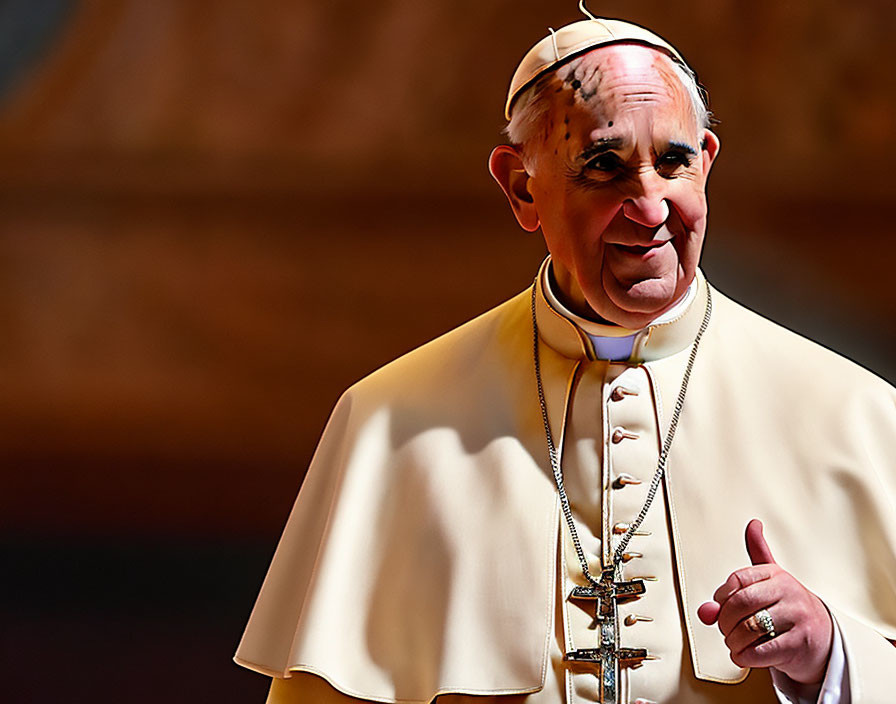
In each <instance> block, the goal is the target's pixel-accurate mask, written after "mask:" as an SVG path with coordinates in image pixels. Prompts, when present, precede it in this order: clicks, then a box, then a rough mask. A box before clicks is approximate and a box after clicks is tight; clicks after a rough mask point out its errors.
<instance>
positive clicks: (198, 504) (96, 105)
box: [0, 0, 896, 704]
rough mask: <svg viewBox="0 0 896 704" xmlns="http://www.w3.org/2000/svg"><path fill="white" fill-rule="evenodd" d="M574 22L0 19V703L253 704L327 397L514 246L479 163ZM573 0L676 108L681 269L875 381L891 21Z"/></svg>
mask: <svg viewBox="0 0 896 704" xmlns="http://www.w3.org/2000/svg"><path fill="white" fill-rule="evenodd" d="M575 5H576V3H575V2H574V0H564V2H556V1H553V2H546V1H544V0H542V1H540V2H539V1H536V0H514V1H513V2H511V1H510V0H451V1H450V2H449V1H448V0H426V1H425V2H421V1H420V0H383V1H381V2H377V3H351V2H345V1H344V0H329V1H328V2H320V1H319V2H310V1H308V0H259V1H257V2H252V3H248V2H245V1H244V0H215V1H214V2H213V1H211V0H154V2H144V1H141V0H81V1H77V0H39V1H37V2H35V1H34V0H3V1H2V2H0V208H2V210H0V212H2V218H0V398H2V403H0V428H2V431H0V458H2V465H0V466H2V492H0V496H2V499H0V501H2V506H0V507H2V511H0V522H2V527H3V530H2V533H0V545H2V572H3V577H2V579H0V593H2V602H0V608H2V614H0V621H2V626H0V699H2V700H3V701H4V702H11V703H12V702H16V703H17V702H28V703H43V702H58V701H67V702H80V701H90V702H107V701H108V702H113V701H114V702H122V701H126V702H138V703H142V702H168V703H171V704H174V703H177V702H197V701H210V702H211V701H214V702H261V701H263V699H264V696H265V692H266V689H267V680H266V678H264V677H262V676H260V675H256V674H254V673H250V672H248V671H243V670H242V669H241V668H238V667H236V666H235V665H233V664H232V663H231V661H230V659H231V656H232V654H233V651H234V649H235V647H236V644H237V642H238V640H239V637H240V634H241V632H242V628H243V626H244V624H245V620H246V618H247V616H248V613H249V610H250V608H251V606H252V603H253V600H254V597H255V594H256V592H257V590H258V587H259V586H260V584H261V581H262V579H263V577H264V572H265V569H266V567H267V563H268V561H269V559H270V557H271V554H272V553H273V550H274V547H275V545H276V541H277V539H278V537H279V534H280V530H281V528H282V526H283V523H284V521H285V519H286V516H287V513H288V511H289V509H290V507H291V505H292V502H293V499H294V497H295V494H296V491H297V489H298V487H299V484H300V482H301V479H302V476H303V472H304V469H305V467H306V465H307V462H308V460H309V458H310V455H311V453H312V451H313V449H314V446H315V444H316V441H317V438H318V436H319V433H320V431H321V429H322V428H323V425H324V423H325V421H326V418H327V415H328V413H329V411H330V409H331V408H332V406H333V404H334V402H335V400H336V398H337V397H338V395H339V393H340V392H341V391H342V390H343V389H344V388H345V387H346V386H348V385H349V384H351V383H353V382H354V381H356V380H357V379H359V378H360V377H362V376H364V375H365V374H367V373H368V372H370V371H371V370H373V369H375V368H376V367H378V366H380V365H382V364H383V363H385V362H387V361H388V360H390V359H392V358H393V357H395V356H397V355H399V354H401V353H403V352H405V351H407V350H409V349H411V348H413V347H415V346H417V345H419V344H420V343H422V342H424V341H426V340H428V339H430V338H432V337H434V336H436V335H437V334H439V333H440V332H442V331H445V330H447V329H449V328H451V327H454V326H456V325H458V324H460V323H461V322H463V321H465V320H467V319H469V318H471V317H473V316H475V315H477V314H478V313H480V312H482V311H484V310H486V309H487V308H489V307H491V306H493V305H495V304H497V303H499V302H500V301H502V300H504V299H505V298H508V297H509V296H511V295H513V294H515V293H516V292H518V291H520V290H522V289H523V288H525V287H526V286H527V285H528V284H529V283H530V281H531V279H532V277H533V275H534V273H535V271H536V268H537V266H538V263H539V262H540V260H541V258H542V256H543V254H544V248H543V245H542V244H541V242H540V241H539V238H538V236H537V235H527V234H526V233H524V232H522V231H521V230H519V229H518V228H517V227H516V225H515V223H514V221H513V219H512V217H511V214H510V212H509V209H508V208H507V206H506V204H505V201H504V199H503V196H502V195H501V194H500V193H499V191H498V189H497V187H496V186H495V185H494V184H493V183H492V182H491V179H490V177H489V176H488V173H487V170H486V159H487V156H488V153H489V151H490V149H491V148H492V146H493V145H494V144H495V143H496V142H497V141H498V140H500V139H501V136H500V130H501V128H502V126H503V120H502V106H503V96H504V92H505V90H506V86H507V83H508V81H509V79H510V75H511V73H512V71H513V69H514V67H515V65H516V63H517V61H518V60H519V59H520V58H521V57H522V55H523V53H524V52H525V51H526V49H527V48H528V47H529V46H530V45H531V44H532V43H534V42H535V41H536V40H538V39H539V38H540V37H541V36H543V35H544V34H545V33H546V28H547V27H548V26H549V25H550V26H554V27H557V26H560V25H562V24H565V23H567V22H569V21H573V20H576V19H579V18H580V16H579V13H578V11H577V9H576V6H575ZM592 6H593V7H592V9H593V10H594V11H596V12H598V11H599V12H600V13H602V14H605V15H607V16H617V17H625V18H628V19H632V20H635V21H638V22H640V23H643V24H646V25H648V26H650V27H652V28H653V29H655V30H656V31H658V32H659V33H660V34H663V35H666V36H667V37H668V38H670V39H671V41H672V42H673V43H675V44H676V45H677V46H678V48H679V49H680V50H681V51H682V52H683V54H684V55H685V57H686V58H687V59H688V60H689V61H690V63H691V64H692V65H693V66H694V67H695V68H696V69H697V70H698V72H699V74H700V78H701V80H702V81H703V83H705V84H706V85H707V86H708V88H709V90H710V96H711V107H712V109H713V110H714V112H715V113H716V116H717V117H718V118H719V119H720V120H721V123H720V124H719V126H718V130H717V131H718V132H719V134H720V135H721V138H722V142H723V149H722V153H721V158H720V160H719V161H718V162H717V164H716V167H715V169H714V172H713V177H712V182H711V186H710V204H711V215H710V228H709V235H708V243H707V249H706V255H705V258H704V270H705V271H706V272H707V275H708V277H709V278H710V280H712V281H713V282H714V283H715V284H716V286H717V287H719V288H720V289H721V290H722V291H724V292H726V293H728V294H729V295H731V296H733V297H735V298H737V299H738V300H740V301H741V302H743V303H744V304H746V305H748V306H749V307H751V308H754V309H755V310H758V311H760V312H761V313H763V314H765V315H767V316H769V317H771V318H773V319H775V320H777V321H779V322H781V323H783V324H785V325H787V326H788V327H791V328H792V329H795V330H797V331H799V332H802V333H804V334H806V335H809V336H810V337H813V338H814V339H816V340H819V341H821V342H822V343H824V344H825V345H827V346H829V347H832V348H834V349H836V350H838V351H840V352H842V353H844V354H846V355H848V356H849V357H851V358H853V359H855V360H856V361H858V362H859V363H861V364H863V365H865V366H866V367H868V368H870V369H872V370H874V371H875V372H877V373H878V374H880V375H882V376H884V377H886V378H888V379H890V380H893V379H896V362H894V352H896V331H894V326H893V323H892V319H893V312H894V310H896V305H894V304H896V292H894V285H893V281H894V277H896V272H894V264H893V262H894V256H896V238H894V234H896V227H894V224H893V216H892V210H893V207H894V198H893V194H894V185H896V175H894V174H896V169H894V163H896V153H894V146H896V137H894V130H893V128H894V117H896V85H894V81H893V80H892V69H891V67H892V64H893V57H892V53H891V51H890V45H891V34H892V28H893V27H894V26H896V5H894V3H892V2H889V0H856V1H855V2H852V3H848V4H844V3H841V2H834V0H812V1H811V2H809V0H803V1H800V2H788V1H786V0H784V1H782V0H756V1H754V2H750V3H743V2H735V1H734V0H682V2H678V3H674V4H673V5H670V4H669V3H668V2H665V1H662V0H639V1H637V2H635V1H632V0H629V1H628V2H613V1H611V0H606V1H602V2H599V3H598V2H593V3H592Z"/></svg>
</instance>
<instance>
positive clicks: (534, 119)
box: [237, 18, 896, 704]
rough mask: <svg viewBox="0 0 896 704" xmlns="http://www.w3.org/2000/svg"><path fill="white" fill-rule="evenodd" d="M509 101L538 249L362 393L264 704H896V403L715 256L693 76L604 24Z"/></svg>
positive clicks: (356, 389)
mask: <svg viewBox="0 0 896 704" xmlns="http://www.w3.org/2000/svg"><path fill="white" fill-rule="evenodd" d="M506 106H507V109H506V114H507V117H508V119H509V125H508V134H509V136H510V142H511V143H510V144H507V145H501V146H499V147H497V148H495V150H494V151H493V152H492V155H491V158H490V161H489V166H490V170H491V173H492V175H493V176H494V177H495V180H496V181H497V182H498V184H499V185H500V186H501V188H502V190H503V191H504V193H505V195H506V197H507V199H508V201H509V203H510V206H511V209H512V211H513V213H514V215H515V217H516V219H517V221H518V222H519V224H520V225H521V226H522V227H523V228H524V229H525V230H529V231H535V230H538V229H540V230H541V232H542V234H543V235H544V238H545V242H546V244H547V247H548V250H549V252H550V256H549V257H548V258H547V260H545V262H543V263H542V266H541V268H540V269H539V271H538V274H537V275H536V278H535V283H534V284H533V286H532V287H531V288H530V289H528V290H527V291H524V292H523V293H522V294H520V295H518V296H516V297H514V298H512V299H511V300H509V301H508V302H506V303H504V304H503V305H501V306H499V307H498V308H495V309H494V310H492V311H489V312H487V313H485V314H484V315H482V316H480V317H479V318H477V319H476V320H473V321H471V322H469V323H467V324H466V325H464V326H462V327H460V328H458V329H457V330H455V331H452V332H450V333H448V334H447V335H445V336H443V337H441V338H439V339H438V340H435V341H433V342H431V343H429V344H428V345H425V346H424V347H422V348H420V349H418V350H415V351H414V352H412V353H410V354H408V355H406V356H405V357H402V358H401V359H399V360H396V361H395V362H393V363H391V364H389V365H387V366H386V367H384V368H383V369H381V370H379V371H377V372H375V373H374V374H373V375H371V376H370V377H368V378H366V379H364V380H362V381H361V382H359V383H358V384H356V385H355V386H353V387H352V388H351V389H349V390H348V391H347V392H346V393H345V394H344V395H343V397H342V398H341V399H340V401H339V403H338V404H337V406H336V408H335V410H334V411H333V415H332V417H331V419H330V422H329V423H328V426H327V429H326V430H325V432H324V436H323V438H322V439H321V444H320V446H319V448H318V450H317V453H316V454H315V457H314V460H313V462H312V465H311V467H310V469H309V471H308V475H307V478H306V480H305V482H304V484H303V486H302V489H301V492H300V494H299V498H298V500H297V502H296V506H295V509H294V510H293V513H292V515H291V516H290V519H289V521H288V523H287V526H286V529H285V530H284V534H283V538H282V539H281V543H280V546H279V547H278V549H277V553H276V555H275V557H274V560H273V562H272V565H271V568H270V571H269V572H268V576H267V578H266V580H265V583H264V586H263V588H262V591H261V594H260V595H259V598H258V601H257V603H256V606H255V609H254V611H253V613H252V616H251V619H250V622H249V625H248V627H247V629H246V633H245V635H244V637H243V640H242V642H241V644H240V648H239V651H238V653H237V662H239V663H240V664H242V665H245V666H247V667H251V668H253V669H256V670H258V671H260V672H263V673H265V674H268V675H270V676H272V677H273V678H274V680H273V683H272V687H271V690H270V696H269V701H270V702H350V701H358V700H361V701H378V702H418V703H420V704H425V703H427V702H430V701H432V700H434V699H435V698H437V699H438V701H439V702H443V703H444V704H450V703H459V702H470V703H472V702H483V701H493V702H516V703H518V704H522V703H525V704H578V703H579V702H604V703H605V704H622V703H633V702H639V703H645V702H656V703H659V702H663V703H665V702H677V703H681V704H691V703H693V704H697V703H698V702H699V703H708V702H719V703H723V702H724V703H725V704H740V703H743V704H746V703H747V702H749V703H750V704H754V703H756V702H776V701H781V702H787V701H790V702H799V703H800V704H803V703H804V702H821V703H822V704H847V703H851V704H858V703H859V702H863V703H867V704H883V702H888V701H891V696H892V692H891V684H890V680H891V677H890V675H889V672H891V671H892V668H893V667H894V666H896V649H894V648H893V647H892V644H891V642H890V641H889V640H888V639H894V638H896V577H894V575H896V515H894V497H896V466H894V458H896V453H894V451H893V449H894V448H893V444H894V439H896V432H894V431H896V422H894V421H896V392H894V390H893V389H892V388H890V387H889V386H888V385H886V384H885V383H884V382H883V381H881V380H880V379H878V378H876V377H874V376H873V375H871V374H870V373H868V372H866V371H865V370H863V369H861V368H860V367H857V366H856V365H854V364H852V363H851V362H849V361H847V360H844V359H842V358H840V357H838V356H836V355H834V354H833V353H831V352H829V351H827V350H825V349H823V348H821V347H819V346H817V345H815V344H813V343H811V342H809V341H807V340H804V339H802V338H800V337H799V336H797V335H795V334H793V333H791V332H789V331H787V330H784V329H783V328H780V327H778V326H776V325H774V324H773V323H771V322H769V321H767V320H764V319H762V318H760V317H759V316H757V315H755V314H754V313H751V312H750V311H748V310H746V309H744V308H742V307H741V306H739V305H738V304H736V303H734V302H733V301H731V300H729V299H727V298H726V297H724V296H723V295H722V294H721V293H719V292H718V291H717V290H715V289H714V288H713V287H712V286H710V284H709V283H708V282H707V281H706V279H705V277H704V276H703V275H702V273H701V272H700V270H699V269H698V263H699V259H700V252H701V249H702V246H703V240H704V236H705V234H706V227H707V203H706V184H707V179H708V177H709V173H710V168H711V167H712V166H713V164H714V162H715V160H716V157H717V156H718V154H719V140H718V138H717V137H716V136H715V135H714V134H713V133H712V131H711V130H710V129H709V121H708V117H707V111H706V107H705V104H704V102H703V98H702V93H701V91H700V89H699V87H698V84H697V83H696V79H695V77H694V74H693V72H692V71H691V70H690V69H689V68H688V67H687V65H686V64H685V63H684V60H683V59H682V57H681V56H680V54H679V53H678V52H677V51H676V50H675V49H674V48H673V47H672V46H671V45H669V44H668V43H667V42H666V41H665V40H663V39H661V38H660V37H658V36H656V35H655V34H653V33H651V32H649V31H648V30H646V29H644V28H641V27H638V26H636V25H632V24H629V23H626V22H621V21H618V20H601V19H597V18H589V19H588V20H584V21H582V22H577V23H574V24H572V25H568V26H566V27H563V28H561V29H560V30H557V31H556V32H555V31H553V30H552V31H551V32H550V34H549V35H548V36H547V37H545V38H544V39H542V40H541V41H540V42H538V43H537V44H536V45H535V46H534V47H533V48H532V49H531V50H530V51H529V53H528V54H527V55H526V57H525V58H524V59H523V61H522V63H521V64H520V66H519V67H518V69H517V71H516V74H515V75H514V77H513V80H512V81H511V88H510V92H509V95H508V98H507V104H506ZM763 525H764V526H765V528H766V530H767V531H768V542H766V537H765V535H764V534H763ZM744 543H745V545H744ZM770 545H771V546H774V551H773V550H772V548H771V547H770Z"/></svg>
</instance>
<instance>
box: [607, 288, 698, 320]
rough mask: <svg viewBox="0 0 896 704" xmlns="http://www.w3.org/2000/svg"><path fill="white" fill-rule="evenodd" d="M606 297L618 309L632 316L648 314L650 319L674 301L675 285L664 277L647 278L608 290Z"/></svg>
mask: <svg viewBox="0 0 896 704" xmlns="http://www.w3.org/2000/svg"><path fill="white" fill-rule="evenodd" d="M682 293H684V292H683V291H682ZM607 297H608V298H609V299H610V301H612V303H613V304H614V305H615V306H616V307H617V308H619V309H620V311H624V312H625V313H628V314H630V315H632V316H639V317H640V316H648V317H649V319H650V320H652V319H653V318H655V317H657V316H659V315H661V314H662V313H663V311H665V310H666V309H667V308H669V307H670V306H671V305H672V304H673V303H674V302H675V300H676V298H677V296H676V285H675V282H674V281H671V282H670V281H667V280H665V279H647V280H645V281H639V282H637V283H635V284H632V285H631V286H628V287H625V288H622V287H620V289H619V290H618V291H612V292H610V291H608V292H607Z"/></svg>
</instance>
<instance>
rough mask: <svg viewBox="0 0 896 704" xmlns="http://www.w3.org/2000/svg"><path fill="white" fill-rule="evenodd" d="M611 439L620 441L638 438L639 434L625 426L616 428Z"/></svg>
mask: <svg viewBox="0 0 896 704" xmlns="http://www.w3.org/2000/svg"><path fill="white" fill-rule="evenodd" d="M610 439H611V440H612V441H613V442H614V443H620V442H622V441H623V440H637V439H638V434H637V433H630V432H629V431H628V430H626V429H625V428H616V430H614V431H613V435H611V436H610Z"/></svg>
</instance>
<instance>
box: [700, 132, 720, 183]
mask: <svg viewBox="0 0 896 704" xmlns="http://www.w3.org/2000/svg"><path fill="white" fill-rule="evenodd" d="M700 147H701V149H702V150H703V152H702V153H703V175H704V176H709V170H710V168H712V164H713V162H714V161H715V160H716V157H717V156H718V155H719V149H721V148H722V143H721V142H720V141H719V137H718V135H716V133H715V132H713V131H711V130H703V141H702V142H701V144H700Z"/></svg>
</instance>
